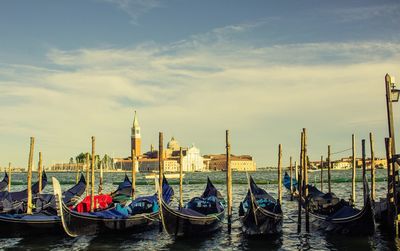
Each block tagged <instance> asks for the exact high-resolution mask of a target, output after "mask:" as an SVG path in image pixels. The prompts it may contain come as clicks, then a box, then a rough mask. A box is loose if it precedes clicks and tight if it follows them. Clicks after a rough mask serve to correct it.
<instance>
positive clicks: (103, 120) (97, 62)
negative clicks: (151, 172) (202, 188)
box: [0, 0, 400, 167]
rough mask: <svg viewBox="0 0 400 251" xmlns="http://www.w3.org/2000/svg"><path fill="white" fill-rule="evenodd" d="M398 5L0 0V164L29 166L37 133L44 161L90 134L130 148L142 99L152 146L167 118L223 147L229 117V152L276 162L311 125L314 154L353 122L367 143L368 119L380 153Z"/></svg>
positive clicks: (190, 135) (398, 31) (335, 142)
mask: <svg viewBox="0 0 400 251" xmlns="http://www.w3.org/2000/svg"><path fill="white" fill-rule="evenodd" d="M399 13H400V2H399V1H368V0H364V1H351V0H350V1H349V0H347V1H327V0H323V1H321V0H304V1H287V0H282V1H267V0H262V1H256V0H254V1H223V0H220V1H207V0H204V1H194V0H170V1H160V0H71V1H52V0H41V1H22V0H3V1H1V2H0V34H1V39H0V114H1V119H0V138H1V141H0V142H1V143H0V166H6V165H8V162H11V163H12V164H13V165H16V166H20V167H26V166H27V162H28V155H29V138H30V137H31V136H34V137H35V141H36V143H35V161H37V159H38V152H39V151H41V152H42V153H43V159H44V164H45V165H47V166H49V165H51V164H53V163H60V162H67V161H68V160H69V158H70V157H71V156H73V157H74V156H76V155H78V154H79V153H80V152H87V151H90V149H91V136H95V137H96V152H97V153H99V154H102V155H104V154H105V153H108V154H109V155H111V156H115V157H121V156H128V155H129V152H130V127H131V126H132V121H133V116H134V111H135V110H136V111H137V113H138V117H139V122H140V125H141V130H142V131H141V134H142V142H143V146H142V149H144V150H148V149H149V148H150V144H154V145H155V146H157V145H158V133H159V132H160V131H161V132H164V135H165V139H164V142H167V141H168V140H169V139H170V138H171V137H172V136H174V137H175V138H176V139H177V140H178V141H179V142H180V143H181V145H183V146H190V145H192V144H195V146H196V147H198V148H199V149H200V151H201V153H202V154H211V153H223V152H224V151H225V130H226V129H229V130H230V135H231V146H232V147H231V148H232V153H233V154H250V155H253V157H254V159H255V161H256V163H257V166H259V167H261V166H276V165H277V161H278V160H277V158H278V144H282V148H283V163H284V164H285V165H287V164H288V161H289V156H293V159H294V160H296V159H298V157H299V155H300V153H299V150H300V132H301V130H302V128H307V139H308V153H309V156H310V158H311V160H318V159H319V158H320V156H321V155H323V156H326V155H327V145H331V147H332V152H334V153H335V152H339V151H342V150H345V149H349V148H351V134H353V133H354V134H355V135H356V142H357V154H358V156H360V154H361V153H360V149H361V139H362V138H364V139H367V142H368V134H369V132H372V133H373V134H374V137H375V145H376V155H378V156H381V157H383V156H384V137H386V136H387V134H388V133H387V125H386V106H385V93H384V91H385V89H384V76H385V74H386V73H389V74H391V75H392V76H394V77H396V75H397V76H398V79H399V80H400V61H399V60H400V43H399V42H400V15H399ZM399 86H400V84H399ZM398 106H399V105H398V104H396V103H395V104H394V113H395V123H397V125H398V124H399V122H400V121H399V120H400V116H399V112H400V108H399V107H398ZM398 128H399V127H398V126H397V127H396V131H398ZM399 135H400V133H397V136H399ZM396 139H397V137H396ZM399 140H400V139H397V141H399ZM399 142H400V141H399ZM367 149H369V145H368V146H367ZM350 154H351V152H350V151H346V152H344V153H341V154H336V155H333V156H332V157H333V158H339V157H343V156H349V155H350ZM367 155H369V151H368V152H367Z"/></svg>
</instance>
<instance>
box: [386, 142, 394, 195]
mask: <svg viewBox="0 0 400 251" xmlns="http://www.w3.org/2000/svg"><path fill="white" fill-rule="evenodd" d="M391 147H392V142H391V138H385V149H386V165H387V176H388V178H387V181H388V183H387V194H388V201H389V202H390V200H391V198H390V195H391V192H392V191H391V190H392V188H391V182H392V149H391Z"/></svg>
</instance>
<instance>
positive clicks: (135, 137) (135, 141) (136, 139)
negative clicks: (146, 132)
mask: <svg viewBox="0 0 400 251" xmlns="http://www.w3.org/2000/svg"><path fill="white" fill-rule="evenodd" d="M141 144H142V139H141V137H140V126H139V122H138V119H137V115H136V111H135V118H134V119H133V125H132V131H131V152H132V150H135V156H136V157H139V156H140V154H141V151H140V147H141Z"/></svg>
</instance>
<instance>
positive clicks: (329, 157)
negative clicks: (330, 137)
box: [328, 145, 332, 193]
mask: <svg viewBox="0 0 400 251" xmlns="http://www.w3.org/2000/svg"><path fill="white" fill-rule="evenodd" d="M331 191H332V190H331V146H330V145H328V192H329V193H330V192H331Z"/></svg>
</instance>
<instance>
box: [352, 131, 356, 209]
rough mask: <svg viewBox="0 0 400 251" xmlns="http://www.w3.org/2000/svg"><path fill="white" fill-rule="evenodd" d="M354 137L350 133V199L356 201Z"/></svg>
mask: <svg viewBox="0 0 400 251" xmlns="http://www.w3.org/2000/svg"><path fill="white" fill-rule="evenodd" d="M355 142H356V138H355V136H354V134H352V135H351V155H352V157H351V160H352V174H351V200H352V201H353V203H355V202H356V174H357V173H356V167H357V162H356V143H355Z"/></svg>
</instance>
